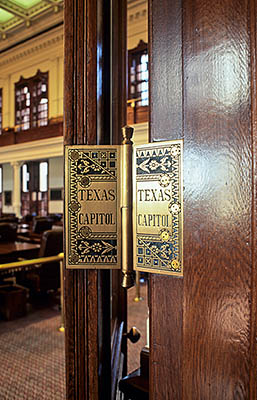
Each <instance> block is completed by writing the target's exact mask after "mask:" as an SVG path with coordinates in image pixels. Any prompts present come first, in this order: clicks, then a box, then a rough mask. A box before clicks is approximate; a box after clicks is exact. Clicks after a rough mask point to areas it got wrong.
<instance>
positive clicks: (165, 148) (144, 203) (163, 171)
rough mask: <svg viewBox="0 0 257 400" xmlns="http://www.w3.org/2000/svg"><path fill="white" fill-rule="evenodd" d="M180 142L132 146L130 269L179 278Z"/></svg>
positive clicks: (181, 238)
mask: <svg viewBox="0 0 257 400" xmlns="http://www.w3.org/2000/svg"><path fill="white" fill-rule="evenodd" d="M182 145H183V142H182V140H176V141H170V142H159V143H150V144H148V145H142V146H137V147H136V154H135V156H134V172H135V177H134V188H133V189H134V269H136V270H138V271H143V272H154V273H159V274H166V275H177V276H182V275H183V249H182V246H183V193H182V182H183V179H182V159H183V158H182V157H183V154H182V150H183V148H182Z"/></svg>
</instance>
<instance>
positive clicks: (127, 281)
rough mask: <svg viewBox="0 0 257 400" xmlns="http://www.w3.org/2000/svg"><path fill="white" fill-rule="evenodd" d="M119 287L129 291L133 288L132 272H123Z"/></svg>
mask: <svg viewBox="0 0 257 400" xmlns="http://www.w3.org/2000/svg"><path fill="white" fill-rule="evenodd" d="M121 286H122V287H124V288H125V289H129V288H131V287H132V286H134V273H133V271H128V272H125V273H124V272H123V278H122V283H121Z"/></svg>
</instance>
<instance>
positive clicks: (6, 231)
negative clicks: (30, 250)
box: [0, 222, 17, 242]
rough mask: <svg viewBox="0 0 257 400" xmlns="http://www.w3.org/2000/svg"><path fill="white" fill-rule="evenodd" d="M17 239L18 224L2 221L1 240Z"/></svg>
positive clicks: (10, 240) (0, 223)
mask: <svg viewBox="0 0 257 400" xmlns="http://www.w3.org/2000/svg"><path fill="white" fill-rule="evenodd" d="M16 239H17V224H15V223H12V222H0V242H15V240H16Z"/></svg>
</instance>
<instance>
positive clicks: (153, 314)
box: [149, 0, 183, 400]
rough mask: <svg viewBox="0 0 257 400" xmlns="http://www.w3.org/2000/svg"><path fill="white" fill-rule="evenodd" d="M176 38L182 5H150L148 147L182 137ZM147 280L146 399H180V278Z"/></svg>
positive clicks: (179, 58)
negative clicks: (147, 357)
mask: <svg viewBox="0 0 257 400" xmlns="http://www.w3.org/2000/svg"><path fill="white" fill-rule="evenodd" d="M181 35H182V1H181V0H176V1H172V2H166V1H161V2H160V1H154V0H150V1H149V48H150V51H149V52H150V80H149V83H150V84H149V89H150V90H149V92H150V93H149V94H150V114H149V116H150V120H149V122H150V126H149V129H150V141H151V142H153V141H160V140H173V139H182V138H183V92H182V90H183V86H182V37H181ZM171 43H172V46H171ZM164 71H166V75H165V73H164ZM160 93H161V95H160ZM171 93H172V96H171ZM149 275H150V281H149V317H150V318H149V323H150V365H149V367H150V371H149V384H150V385H149V388H150V389H149V390H150V399H151V400H157V399H158V400H159V399H167V400H168V399H174V400H175V399H176V400H180V399H182V389H183V385H182V368H183V345H182V341H183V278H177V277H176V278H174V277H169V276H162V275H156V274H149Z"/></svg>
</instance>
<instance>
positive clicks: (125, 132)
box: [122, 125, 134, 144]
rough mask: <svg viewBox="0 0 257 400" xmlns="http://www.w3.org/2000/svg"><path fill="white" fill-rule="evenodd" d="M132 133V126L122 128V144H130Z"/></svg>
mask: <svg viewBox="0 0 257 400" xmlns="http://www.w3.org/2000/svg"><path fill="white" fill-rule="evenodd" d="M133 133H134V128H132V126H128V125H126V126H124V127H123V128H122V136H123V142H122V144H132V141H131V138H132V136H133Z"/></svg>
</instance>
